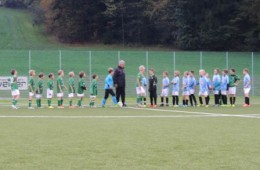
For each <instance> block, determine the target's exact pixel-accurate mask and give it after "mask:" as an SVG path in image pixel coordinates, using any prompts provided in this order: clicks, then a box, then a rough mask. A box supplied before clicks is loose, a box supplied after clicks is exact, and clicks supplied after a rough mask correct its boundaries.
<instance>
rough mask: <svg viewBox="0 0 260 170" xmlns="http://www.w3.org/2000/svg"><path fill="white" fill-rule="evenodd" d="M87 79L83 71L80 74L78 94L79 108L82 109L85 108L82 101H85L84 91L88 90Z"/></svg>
mask: <svg viewBox="0 0 260 170" xmlns="http://www.w3.org/2000/svg"><path fill="white" fill-rule="evenodd" d="M85 77H86V74H85V73H84V72H83V71H81V72H80V73H79V82H78V94H77V96H78V98H79V100H78V107H80V108H83V106H82V101H83V98H84V91H85V90H86V89H87V88H86V83H85V80H84V78H85Z"/></svg>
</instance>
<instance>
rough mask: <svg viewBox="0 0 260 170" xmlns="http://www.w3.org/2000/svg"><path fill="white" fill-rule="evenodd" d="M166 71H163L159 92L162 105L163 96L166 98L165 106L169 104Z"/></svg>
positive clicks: (168, 81)
mask: <svg viewBox="0 0 260 170" xmlns="http://www.w3.org/2000/svg"><path fill="white" fill-rule="evenodd" d="M168 75H169V73H168V71H164V72H163V80H162V92H161V105H160V107H163V106H164V98H165V99H166V106H169V88H170V80H169V78H168Z"/></svg>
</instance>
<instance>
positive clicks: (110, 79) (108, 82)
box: [105, 74, 114, 90]
mask: <svg viewBox="0 0 260 170" xmlns="http://www.w3.org/2000/svg"><path fill="white" fill-rule="evenodd" d="M113 86H114V80H113V77H112V76H111V75H110V74H109V75H107V77H106V80H105V89H106V90H107V89H111V87H113Z"/></svg>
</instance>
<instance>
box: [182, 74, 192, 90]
mask: <svg viewBox="0 0 260 170" xmlns="http://www.w3.org/2000/svg"><path fill="white" fill-rule="evenodd" d="M182 87H183V91H184V92H187V91H190V88H189V78H188V77H183V78H182Z"/></svg>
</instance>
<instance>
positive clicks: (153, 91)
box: [148, 68, 157, 108]
mask: <svg viewBox="0 0 260 170" xmlns="http://www.w3.org/2000/svg"><path fill="white" fill-rule="evenodd" d="M149 74H150V77H149V89H148V91H149V93H150V102H151V105H150V107H152V108H156V107H157V77H156V76H155V71H154V69H153V68H151V69H150V70H149Z"/></svg>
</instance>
